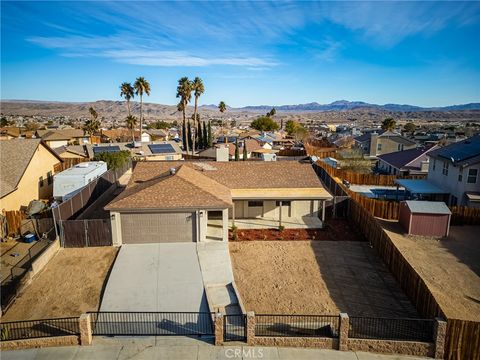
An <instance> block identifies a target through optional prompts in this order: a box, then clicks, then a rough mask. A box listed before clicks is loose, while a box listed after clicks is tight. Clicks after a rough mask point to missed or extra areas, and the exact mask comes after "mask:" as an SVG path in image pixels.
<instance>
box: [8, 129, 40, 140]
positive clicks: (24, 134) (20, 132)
mask: <svg viewBox="0 0 480 360" xmlns="http://www.w3.org/2000/svg"><path fill="white" fill-rule="evenodd" d="M32 137H33V138H35V133H34V132H33V131H29V130H26V129H25V128H19V127H16V126H6V127H2V128H0V140H10V139H16V138H25V139H31V138H32Z"/></svg>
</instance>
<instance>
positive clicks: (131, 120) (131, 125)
mask: <svg viewBox="0 0 480 360" xmlns="http://www.w3.org/2000/svg"><path fill="white" fill-rule="evenodd" d="M125 122H126V123H127V128H128V129H130V130H132V142H135V127H136V126H137V118H136V117H135V116H133V115H128V116H127V118H126V119H125Z"/></svg>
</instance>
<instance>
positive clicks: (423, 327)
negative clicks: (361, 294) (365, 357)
mask: <svg viewBox="0 0 480 360" xmlns="http://www.w3.org/2000/svg"><path fill="white" fill-rule="evenodd" d="M434 327H435V320H433V319H395V318H392V319H390V318H372V317H357V316H351V317H350V328H349V331H348V337H349V338H353V339H379V340H404V341H423V342H433V338H434Z"/></svg>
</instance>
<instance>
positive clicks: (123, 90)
mask: <svg viewBox="0 0 480 360" xmlns="http://www.w3.org/2000/svg"><path fill="white" fill-rule="evenodd" d="M120 96H121V97H124V98H125V100H127V110H128V116H130V115H131V112H130V99H133V98H134V97H135V89H134V88H133V86H132V84H130V83H129V82H124V83H122V85H120Z"/></svg>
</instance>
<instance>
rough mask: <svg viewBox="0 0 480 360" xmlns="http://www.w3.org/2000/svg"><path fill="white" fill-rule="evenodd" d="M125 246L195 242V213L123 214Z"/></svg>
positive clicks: (122, 227)
mask: <svg viewBox="0 0 480 360" xmlns="http://www.w3.org/2000/svg"><path fill="white" fill-rule="evenodd" d="M120 218H121V220H120V222H121V231H122V242H123V243H124V244H146V243H160V242H161V243H168V242H193V241H195V239H196V221H195V219H196V217H195V213H194V212H178V213H175V212H169V213H147V212H143V213H121V215H120Z"/></svg>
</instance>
